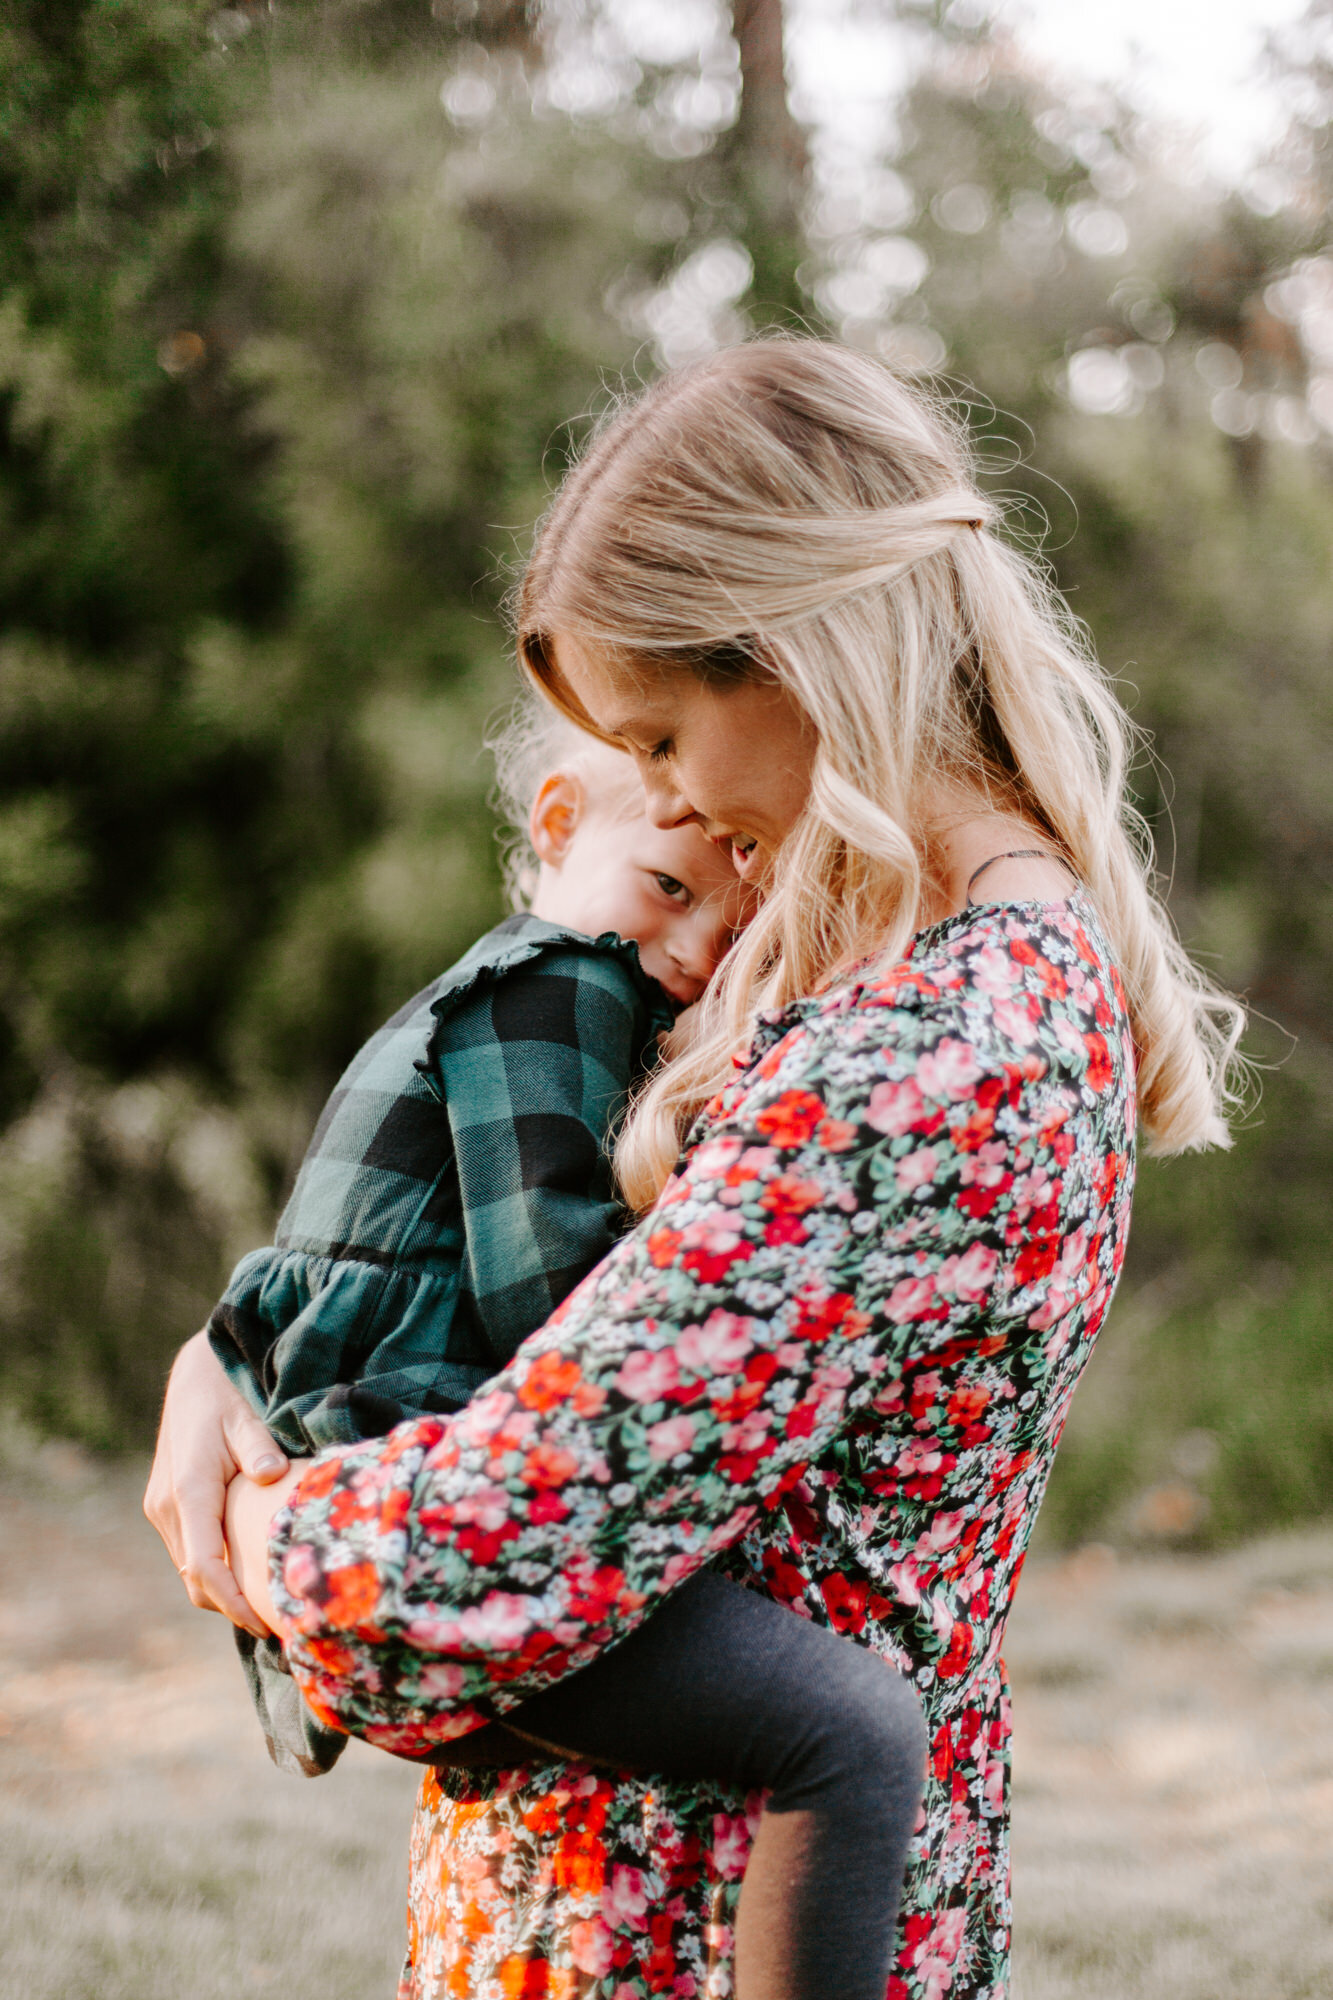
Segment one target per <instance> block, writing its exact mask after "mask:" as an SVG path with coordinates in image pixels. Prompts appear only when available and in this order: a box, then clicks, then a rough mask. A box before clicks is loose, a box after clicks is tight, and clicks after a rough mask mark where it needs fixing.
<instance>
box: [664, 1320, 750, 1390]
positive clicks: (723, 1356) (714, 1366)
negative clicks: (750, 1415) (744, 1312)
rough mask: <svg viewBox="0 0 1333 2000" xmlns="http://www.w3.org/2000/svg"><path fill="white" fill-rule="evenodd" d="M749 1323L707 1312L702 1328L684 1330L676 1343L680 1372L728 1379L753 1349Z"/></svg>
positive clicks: (688, 1327) (693, 1327)
mask: <svg viewBox="0 0 1333 2000" xmlns="http://www.w3.org/2000/svg"><path fill="white" fill-rule="evenodd" d="M752 1325H753V1321H751V1320H748V1319H742V1318H741V1317H740V1315H739V1314H737V1313H729V1312H723V1311H721V1310H720V1309H719V1310H718V1311H716V1312H711V1313H709V1315H708V1318H707V1319H706V1320H705V1321H704V1323H703V1325H702V1326H687V1327H686V1329H685V1331H684V1333H682V1334H681V1336H680V1339H679V1340H678V1341H677V1342H676V1354H677V1357H678V1358H679V1361H680V1364H681V1366H682V1368H688V1369H689V1371H690V1373H691V1374H692V1375H730V1374H731V1373H732V1372H733V1371H734V1370H735V1369H737V1368H739V1367H740V1365H741V1363H742V1361H744V1359H745V1357H746V1355H747V1354H748V1353H749V1352H750V1350H751V1348H752V1347H753V1346H754V1340H753V1338H752V1336H751V1331H750V1330H751V1327H752Z"/></svg>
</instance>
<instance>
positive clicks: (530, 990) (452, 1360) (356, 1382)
mask: <svg viewBox="0 0 1333 2000" xmlns="http://www.w3.org/2000/svg"><path fill="white" fill-rule="evenodd" d="M672 1019H673V1011H672V1007H671V1003H670V1001H669V1000H668V999H667V996H666V994H665V993H664V992H663V990H662V988H661V987H660V986H658V985H657V984H656V982H655V981H653V980H650V979H649V978H648V977H647V975H646V974H645V973H644V971H643V969H642V967H641V966H640V964H639V955H638V949H637V947H636V946H635V945H633V944H632V943H626V942H625V941H623V940H622V939H620V938H619V937H617V936H616V935H615V934H614V933H613V932H606V933H605V934H603V935H602V936H601V937H598V938H589V937H584V936H582V935H581V934H579V933H578V932H575V931H569V930H564V929H561V928H559V927H558V926H556V925H554V924H548V923H546V922H544V921H543V920H542V919H541V918H539V917H533V916H529V915H526V914H525V915H519V916H513V917H507V918H506V919H505V920H504V922H503V923H500V924H497V926H496V927H495V929H494V930H493V931H489V932H488V933H487V935H486V936H485V937H483V938H481V939H480V940H479V941H478V943H477V944H475V945H474V946H473V947H472V949H471V950H470V951H469V952H468V953H467V954H466V955H465V957H463V958H462V959H460V960H459V962H458V963H457V964H456V965H455V966H453V967H452V968H451V969H450V970H449V971H448V972H446V973H444V974H442V976H441V977H440V978H439V979H437V980H435V981H434V982H433V983H432V984H431V985H430V986H428V987H426V989H425V990H424V992H421V993H419V994H417V996H416V997H415V998H414V999H412V1000H409V1001H408V1003H407V1005H406V1006H405V1007H403V1008H401V1009H400V1010H399V1012H398V1013H397V1014H395V1015H394V1017H393V1019H392V1020H390V1021H388V1022H386V1024H385V1025H384V1027H382V1028H381V1029H380V1030H379V1031H378V1033H377V1034H374V1035H372V1036H371V1038H370V1040H369V1041H368V1042H367V1043H366V1044H365V1046H364V1048H362V1049H361V1050H360V1051H359V1053H358V1054H357V1055H355V1056H354V1057H353V1059H352V1061H351V1063H350V1064H349V1066H348V1068H347V1070H346V1072H345V1073H344V1075H343V1076H342V1078H341V1079H340V1081H339V1083H338V1085H337V1087H336V1089H335V1090H334V1092H333V1095H332V1096H331V1097H330V1099H329V1101H328V1103H327V1105H326V1106H325V1108H324V1111H323V1113H322V1115H321V1117H320V1120H319V1123H318V1125H317V1127H316V1129H315V1134H314V1137H313V1139H312V1140H311V1143H310V1149H309V1151H308V1152H307V1154H306V1157H305V1160H304V1161H303V1163H302V1166H301V1170H300V1173H299V1175H298V1176H297V1181H296V1186H295V1188H294V1189H293V1191H292V1196H291V1199H290V1201H289V1202H288V1204H287V1206H286V1208H285V1209H284V1211H283V1213H282V1216H281V1218H280V1220H279V1222H278V1227H277V1231H276V1234H275V1239H274V1242H273V1243H272V1244H271V1245H270V1246H268V1247H267V1248H266V1249H263V1250H255V1251H252V1252H251V1253H250V1254H249V1255H248V1256H246V1257H244V1258H242V1260H241V1262H240V1263H239V1264H238V1265H237V1267H236V1269H235V1271H234V1272H233V1273H232V1278H231V1282H230V1284H229V1285H228V1286H227V1290H226V1292H225V1293H224V1294H223V1297H222V1299H221V1301H220V1303H219V1304H218V1306H217V1308H216V1309H215V1311H214V1313H213V1315H212V1318H211V1320H210V1322H209V1337H210V1340H211V1344H212V1347H213V1351H214V1352H215V1353H216V1355H217V1357H218V1359H219V1360H220V1361H221V1363H222V1365H223V1367H224V1368H225V1369H226V1371H227V1373H228V1375H229V1376H230V1378H231V1380H232V1381H233V1382H234V1383H235V1384H236V1385H237V1387H238V1388H239V1389H240V1390H241V1391H242V1393H243V1394H244V1395H245V1396H246V1397H247V1398H248V1400H249V1401H250V1403H251V1404H252V1405H253V1407H254V1408H255V1409H256V1410H257V1411H258V1413H259V1414H260V1416H262V1417H263V1419H264V1421H265V1423H266V1424H267V1425H268V1426H269V1428H270V1430H271V1431H272V1432H273V1434H274V1436H275V1437H276V1438H278V1439H279V1441H280V1442H281V1443H282V1445H283V1446H284V1448H285V1449H286V1450H287V1451H288V1452H290V1453H291V1454H292V1455H293V1456H297V1457H306V1456H309V1455H310V1454H311V1453H313V1452H316V1451H320V1450H322V1449H323V1448H324V1447H325V1446H326V1445H331V1444H350V1443H353V1442H355V1441H357V1440H359V1439H362V1438H369V1437H379V1436H382V1435H383V1434H384V1433H385V1432H386V1431H389V1430H392V1428H393V1427H394V1425H395V1424H398V1423H402V1422H405V1421H406V1420H407V1419H409V1418H414V1417H421V1416H425V1415H431V1414H436V1415H442V1414H445V1413H447V1412H449V1411H452V1410H457V1409H460V1408H461V1407H462V1406H463V1405H464V1404H465V1403H466V1402H468V1401H469V1400H470V1398H471V1397H472V1396H473V1395H474V1394H475V1392H476V1391H477V1389H478V1388H480V1386H481V1384H482V1383H483V1382H486V1381H488V1380H489V1379H490V1377H491V1376H492V1375H495V1374H496V1373H498V1371H499V1370H500V1369H501V1368H503V1367H504V1366H505V1364H506V1363H507V1362H508V1361H510V1360H511V1359H512V1357H513V1355H514V1353H515V1351H516V1350H517V1348H518V1347H519V1345H520V1343H521V1342H522V1341H523V1340H525V1339H526V1338H527V1336H528V1334H530V1333H531V1332H532V1331H533V1329H534V1328H535V1327H538V1326H540V1325H541V1324H542V1323H543V1321H544V1320H546V1319H547V1318H548V1316H549V1315H550V1313H551V1312H552V1311H553V1309H554V1308H555V1307H556V1306H557V1305H558V1304H559V1303H560V1301H561V1300H562V1299H563V1298H564V1297H565V1296H566V1294H567V1293H568V1292H570V1291H571V1290H572V1289H573V1287H574V1286H575V1285H576V1284H577V1283H578V1281H579V1279H580V1278H582V1277H583V1276H584V1274H585V1273H586V1272H588V1271H590V1270H591V1269H592V1268H593V1266H594V1265H595V1264H598V1263H600V1261H601V1259H602V1258H603V1257H604V1256H605V1255H606V1253H607V1251H608V1250H609V1249H610V1248H611V1246H612V1244H613V1243H614V1242H615V1241H616V1239H617V1237H618V1236H619V1235H620V1234H621V1231H622V1230H623V1228H624V1225H625V1220H626V1218H625V1215H624V1212H623V1211H622V1209H621V1207H620V1205H619V1203H618V1202H617V1201H616V1198H615V1194H614V1190H613V1186H612V1179H611V1169H610V1159H609V1139H610V1135H611V1133H612V1131H613V1130H614V1128H615V1126H616V1123H617V1121H618V1120H619V1118H620V1116H621V1113H622V1112H623V1110H624V1106H625V1101H626V1097H627V1094H628V1092H629V1089H630V1087H631V1085H632V1084H633V1082H634V1081H635V1079H636V1077H637V1076H638V1075H639V1074H640V1073H641V1072H642V1069H643V1067H644V1065H645V1064H646V1063H647V1062H648V1061H649V1060H650V1059H651V1058H652V1057H653V1056H655V1054H656V1036H657V1034H658V1032H659V1031H660V1030H662V1029H664V1028H669V1027H670V1026H671V1023H672ZM237 1643H238V1645H239V1646H240V1648H241V1652H242V1657H243V1659H244V1660H245V1661H246V1668H247V1674H248V1676H249V1678H250V1683H251V1691H252V1693H253V1694H254V1696H255V1700H256V1705H257V1707H258V1708H259V1711H260V1717H261V1720H262V1721H263V1722H264V1726H265V1733H266V1735H267V1737H268V1741H269V1749H270V1752H271V1754H272V1755H273V1757H274V1761H275V1762H277V1763H279V1764H282V1765H283V1766H285V1767H287V1768H297V1769H300V1770H303V1771H306V1772H307V1774H309V1775H313V1773H314V1771H317V1770H325V1769H327V1768H328V1767H329V1765H330V1764H331V1763H332V1762H333V1760H334V1758H335V1756H336V1755H337V1752H338V1751H339V1750H340V1749H341V1747H342V1744H343V1742H344V1741H345V1738H343V1737H340V1736H338V1735H336V1734H335V1733H334V1732H332V1731H328V1730H325V1729H323V1728H321V1727H320V1725H319V1724H317V1723H316V1722H315V1720H314V1718H313V1717H312V1716H311V1715H310V1713H309V1711H308V1710H307V1709H306V1708H305V1706H304V1704H303V1703H302V1702H301V1701H300V1699H299V1697H298V1696H297V1693H296V1688H295V1684H294V1683H293V1681H292V1680H291V1678H290V1676H289V1675H288V1673H287V1669H286V1662H285V1660H284V1659H283V1657H282V1653H281V1649H280V1648H279V1647H278V1646H277V1644H276V1642H274V1643H272V1644H267V1645H264V1646H261V1647H256V1645H255V1642H254V1641H253V1640H252V1639H250V1638H249V1635H248V1634H245V1633H240V1634H238V1640H237Z"/></svg>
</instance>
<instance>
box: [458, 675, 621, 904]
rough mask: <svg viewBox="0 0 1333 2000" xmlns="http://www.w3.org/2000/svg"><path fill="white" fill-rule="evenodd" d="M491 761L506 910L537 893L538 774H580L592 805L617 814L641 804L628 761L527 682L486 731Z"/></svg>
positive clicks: (618, 815)
mask: <svg viewBox="0 0 1333 2000" xmlns="http://www.w3.org/2000/svg"><path fill="white" fill-rule="evenodd" d="M486 747H487V749H488V750H489V751H490V753H491V755H492V757H493V758H494V760H495V792H494V795H493V799H492V804H493V805H494V807H495V811H496V814H497V817H498V820H499V830H498V835H497V838H498V840H499V846H500V873H501V877H502V880H503V882H504V889H505V895H506V897H507V898H508V902H509V907H510V909H511V910H526V909H527V908H528V906H529V905H530V904H531V902H532V899H533V897H534V896H535V895H536V893H537V876H538V870H539V867H540V864H539V862H538V860H537V855H536V852H535V851H534V849H533V845H532V835H531V833H530V831H529V824H528V822H529V819H530V816H531V813H532V805H533V800H534V799H535V798H536V796H537V793H538V792H539V791H540V789H541V784H542V780H543V778H549V777H551V776H552V775H553V773H555V772H556V771H563V772H565V773H566V774H567V775H569V776H572V777H579V778H582V779H584V781H585V783H586V784H587V786H588V789H589V792H590V794H591V796H592V798H593V803H594V804H595V806H596V807H597V808H598V809H599V810H601V811H605V812H608V813H610V814H612V815H613V816H614V818H616V819H617V820H620V819H632V818H634V817H635V816H636V815H637V814H638V813H640V812H642V810H643V787H642V786H641V785H640V783H639V777H638V773H637V771H636V770H635V768H634V764H633V761H632V759H631V758H630V757H628V756H627V755H626V754H625V753H624V752H623V751H620V750H618V751H617V752H616V754H615V757H614V760H613V759H612V758H610V757H608V755H607V752H606V748H605V746H604V745H603V744H601V743H600V742H599V741H598V740H597V738H596V737H595V736H590V735H589V733H588V731H587V730H586V729H582V728H580V727H579V726H578V725H577V724H576V723H573V722H571V721H570V720H569V719H568V717H567V716H564V715H562V714H561V713H560V711H559V710H558V709H555V708H552V706H551V704H550V702H549V701H544V700H543V699H542V697H541V696H540V695H538V694H537V693H536V692H535V691H534V690H533V689H532V688H531V687H528V688H525V689H524V691H523V693H522V694H521V695H520V696H519V698H518V700H517V701H516V702H515V703H514V705H513V707H512V708H511V709H510V710H509V712H508V714H507V715H505V716H504V717H503V719H502V720H501V721H500V722H499V723H498V724H497V726H496V728H495V729H494V730H493V731H492V733H491V734H490V735H488V737H487V739H486Z"/></svg>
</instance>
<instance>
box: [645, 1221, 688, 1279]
mask: <svg viewBox="0 0 1333 2000" xmlns="http://www.w3.org/2000/svg"><path fill="white" fill-rule="evenodd" d="M683 1241H684V1237H683V1235H682V1233H681V1231H680V1230H679V1229H655V1230H654V1231H653V1233H652V1235H651V1236H650V1237H649V1238H648V1243H647V1250H648V1255H649V1256H650V1257H651V1258H652V1260H653V1262H654V1264H656V1266H657V1268H658V1270H659V1271H665V1270H666V1269H667V1268H668V1267H669V1266H670V1265H671V1264H674V1262H675V1261H676V1252H677V1250H679V1248H680V1246H681V1244H682V1242H683Z"/></svg>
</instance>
